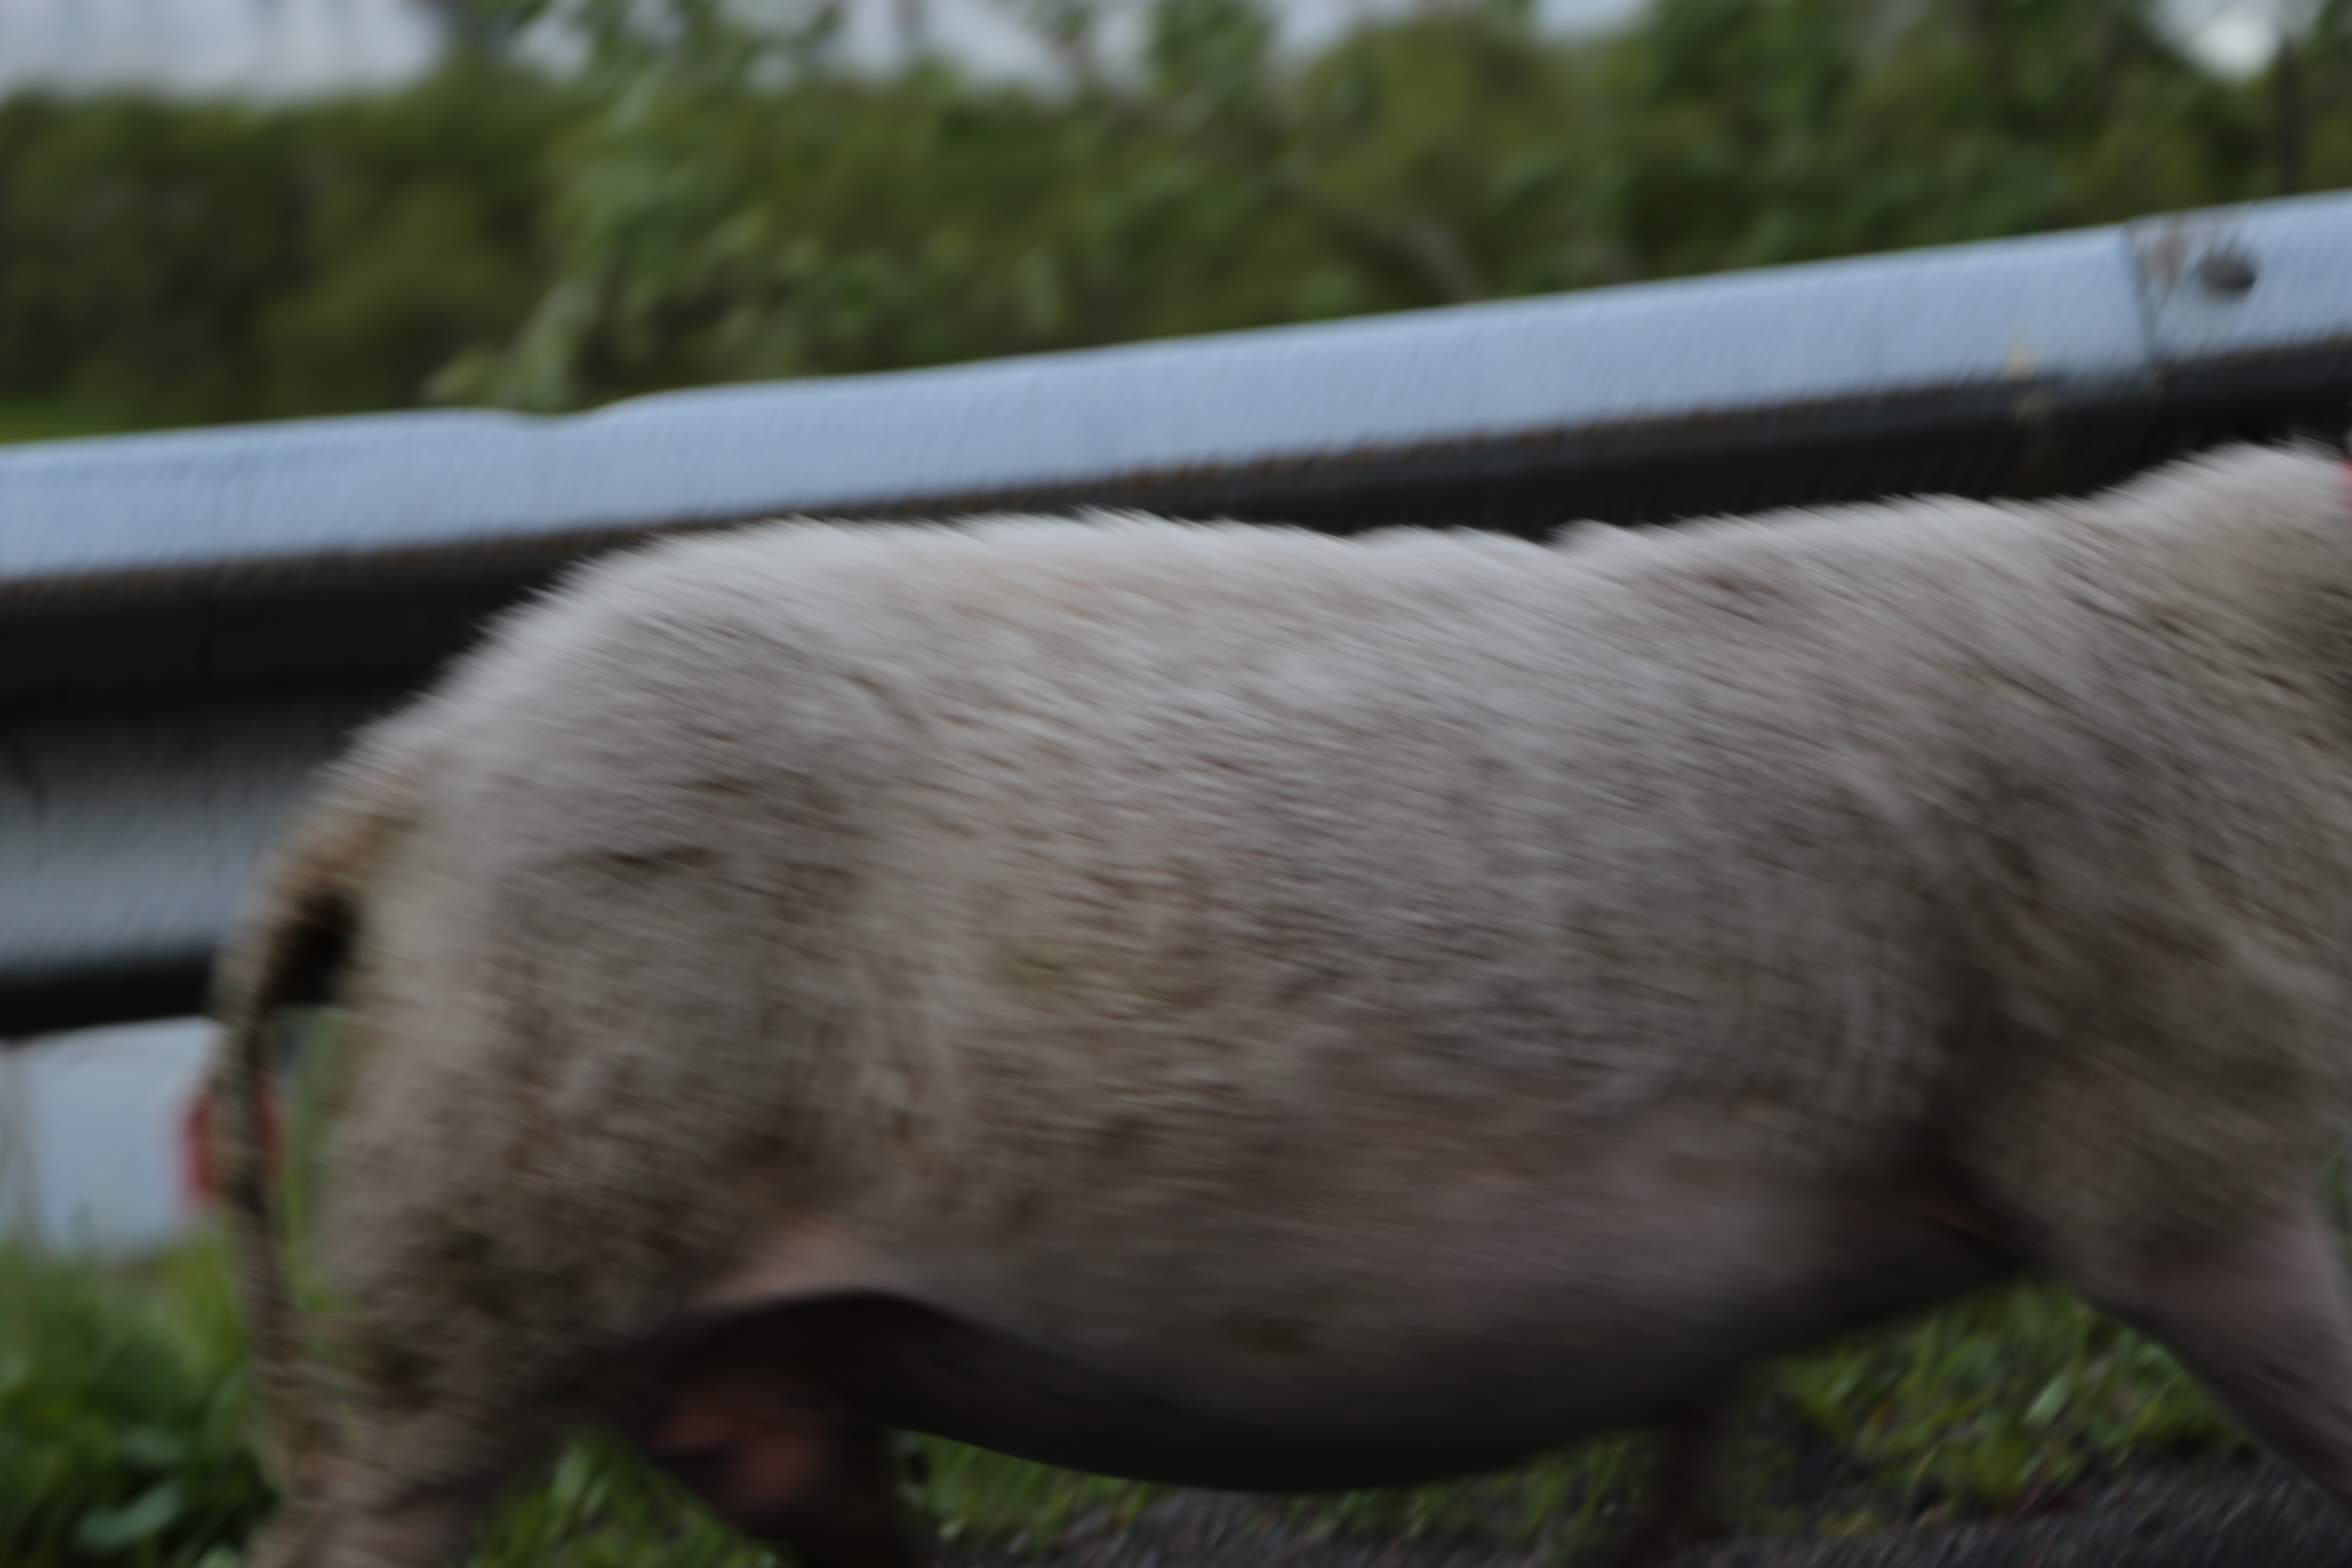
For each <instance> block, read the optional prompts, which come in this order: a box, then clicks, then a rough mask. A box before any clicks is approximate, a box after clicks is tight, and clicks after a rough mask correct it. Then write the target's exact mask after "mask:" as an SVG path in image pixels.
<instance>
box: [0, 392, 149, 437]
mask: <svg viewBox="0 0 2352 1568" xmlns="http://www.w3.org/2000/svg"><path fill="white" fill-rule="evenodd" d="M145 428H147V426H145V425H144V424H142V422H140V421H138V420H135V419H131V418H129V417H127V416H123V415H121V414H118V413H116V412H114V411H112V410H110V409H105V408H99V407H94V406H91V405H87V404H81V403H75V402H72V401H69V400H67V399H63V398H36V399H31V400H24V399H19V400H14V401H11V400H7V399H0V445H5V444H6V443H8V442H12V441H60V440H63V439H65V438H66V437H69V436H115V435H120V434H121V433H122V432H124V431H128V430H141V429H145Z"/></svg>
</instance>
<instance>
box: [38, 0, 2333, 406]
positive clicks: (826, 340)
mask: <svg viewBox="0 0 2352 1568" xmlns="http://www.w3.org/2000/svg"><path fill="white" fill-rule="evenodd" d="M438 3H439V4H440V5H441V8H442V10H443V11H444V13H445V16H446V20H447V22H448V25H449V26H450V27H451V28H452V29H453V36H455V37H461V38H462V39H464V40H466V41H467V48H466V49H464V50H461V51H459V52H458V54H457V56H456V57H455V63H454V64H453V65H452V67H451V68H450V69H449V70H448V71H447V72H446V73H445V74H444V75H443V76H442V77H441V78H439V79H436V80H435V81H433V82H430V83H427V84H425V86H423V87H421V88H419V89H415V90H414V91H411V92H408V93H404V94H398V95H394V96H391V97H387V98H382V99H376V100H366V101H362V102H353V103H348V104H336V105H323V106H314V107H310V108H299V109H291V110H279V111H274V112H268V113H264V112H259V111H253V110H228V109H221V108H189V107H184V106H164V105H159V104H152V103H136V102H130V101H123V100H104V101H93V102H79V103H64V102H58V101H54V100H38V99H19V100H15V101H13V102H9V103H6V104H5V105H0V402H5V401H7V400H15V401H17V402H22V401H24V400H26V399H39V398H43V397H51V398H69V399H74V400H79V401H81V402H85V403H89V404H92V405H105V406H106V407H109V408H111V409H114V410H117V411H119V415H120V416H121V417H122V418H125V419H141V420H159V419H174V420H176V419H220V418H243V417H251V416H263V415H277V414H289V413H306V412H328V411H335V410H341V409H352V408H362V407H383V406H396V405H403V404H407V403H413V402H415V401H417V400H419V399H420V398H424V397H426V396H428V395H429V396H431V397H435V398H438V399H441V400H445V401H466V402H489V403H497V404H503V405H512V406H518V407H524V408H538V409H555V408H569V407H576V406H580V405H586V404H592V403H595V402H599V401H603V400H605V399H608V398H612V397H615V396H620V395H628V394H631V393H635V392H642V391H647V390H652V389H655V388H658V387H665V386H674V385H680V384H697V383H709V382H719V381H730V380H740V379H745V378H753V377H773V376H790V375H806V374H834V373H841V372H851V371H863V370H877V369H887V368H892V367H897V366H906V365H919V364H932V363H944V362H949V361H954V360H962V359H971V358H975V357H981V356H985V355H995V354H1007V353H1025V352H1032V351H1036V350H1045V349H1059V348H1069V347H1076V346H1081V345H1085V344H1089V343H1100V342H1115V341H1119V340H1125V339H1135V338H1148V337H1157V336H1164V335H1170V334H1175V333H1187V332H1199V331H1214V330H1218V329H1223V328H1234V327H1245V326H1256V325H1263V324H1270V323H1276V322H1284V321H1313V320H1318V319H1323V318H1328V317H1333V316H1342V315H1351V314H1360V313H1363V312H1369V311H1379V310H1401V309H1408V308H1412V307H1417V306H1425V305H1433V304H1441V303H1445V302H1449V301H1456V300H1477V299H1484V298H1489V297H1496V296H1506V295H1515V294H1524V293H1528V292H1533V291H1538V290H1546V289H1569V288H1578V287H1583V286H1587V285H1591V284H1596V283H1605V282H1612V281H1621V280H1628V279H1644V278H1658V277H1667V276H1674V275H1678V274H1685V273H1691V272H1698V271H1705V270H1710V269H1715V268H1732V267H1748V266H1757V265H1762V264H1767V263H1774V262H1782V261H1793V260H1801V259H1805V258H1816V257H1826V256H1835V255H1842V254H1848V253H1853V252H1857V251H1870V250H1879V249H1886V248H1893V247H1904V246H1913V245H1923V244H1931V243H1937V242H1942V241H1951V240H1961V239H1971V238H1983V237H1996V236H2001V235H2011V234H2020V233H2027V232H2032V231H2036V230H2041V229H2047V228H2053V227H2062V226H2072V225H2079V224H2090V223H2099V222H2105V221H2111V220H2115V219H2119V218H2125V217H2129V216H2136V215H2138V214H2142V213H2147V212H2152V211H2160V210H2168V209H2173V208H2179V207H2186V206H2194V205H2202V204H2208V203H2215V202H2225V201H2231V200H2238V199H2243V198H2248V197H2252V196H2259V195H2270V194H2273V193H2275V192H2279V191H2283V190H2295V189H2306V190H2307V189H2319V188H2326V187H2328V186H2332V185H2339V184H2347V183H2352V0H2304V4H2305V5H2307V7H2308V11H2307V14H2306V15H2305V16H2303V17H2302V19H2301V20H2300V21H2299V22H2298V23H2297V25H2296V26H2294V28H2293V29H2291V37H2289V38H2288V40H2287V42H2286V45H2285V47H2283V48H2282V49H2281V51H2280V52H2279V54H2278V56H2277V58H2275V60H2274V61H2273V64H2272V66H2271V67H2270V68H2269V69H2268V70H2267V71H2266V72H2265V73H2263V74H2262V75H2261V76H2259V77H2258V78H2257V79H2253V80H2252V81H2247V82H2231V81H2226V80H2222V79H2218V78H2216V77H2214V76H2213V75H2211V74H2210V72H2207V71H2205V70H2203V69H2201V68H2198V67H2197V66H2195V65H2194V64H2192V63H2191V62H2190V61H2189V60H2188V59H2187V58H2184V57H2183V55H2182V54H2181V53H2180V51H2179V49H2178V48H2177V47H2175V46H2174V45H2173V44H2172V43H2170V42H2169V41H2168V37H2167V36H2166V35H2165V34H2164V33H2163V32H2162V31H2161V29H2159V28H2158V26H2157V25H2156V23H2155V20H2154V17H2155V12H2154V9H2153V7H2154V5H2156V4H2158V0H1652V3H1651V5H1649V7H1648V8H1647V9H1646V10H1645V11H1644V12H1643V14H1642V15H1641V16H1639V17H1638V18H1637V19H1636V20H1635V21H1634V22H1633V23H1632V24H1631V25H1630V26H1626V27H1625V28H1623V29H1622V31H1620V32H1619V33H1617V34H1615V35H1613V36H1605V37H1589V36H1588V37H1557V36H1551V35H1547V34H1545V33H1542V32H1540V31H1539V30H1538V28H1537V27H1536V26H1535V25H1534V22H1533V19H1532V16H1531V14H1530V9H1529V4H1530V0H1419V3H1418V4H1415V5H1412V6H1411V7H1410V8H1409V9H1406V10H1404V11H1402V13H1396V14H1391V15H1388V16H1385V17H1384V18H1382V19H1380V20H1377V21H1374V22H1371V23H1369V24H1367V25H1365V26H1360V27H1359V28H1358V29H1357V30H1355V31H1353V32H1352V33H1349V34H1348V35H1347V36H1345V37H1341V38H1339V40H1337V41H1336V42H1334V43H1332V44H1331V45H1329V46H1328V47H1324V48H1322V49H1320V50H1319V51H1317V52H1315V53H1313V54H1312V55H1307V56H1300V55H1297V54H1295V53H1292V52H1286V51H1285V50H1284V49H1282V48H1280V47H1277V43H1276V34H1277V30H1276V27H1275V26H1274V25H1273V19H1272V16H1270V14H1269V13H1268V12H1267V10H1266V9H1265V5H1267V4H1269V3H1270V0H1139V3H1140V4H1142V5H1143V9H1142V10H1141V11H1140V12H1139V13H1136V14H1135V15H1136V16H1137V17H1138V18H1139V21H1140V23H1141V28H1140V33H1139V36H1138V37H1139V45H1138V47H1132V48H1129V49H1127V50H1125V51H1124V52H1122V51H1120V50H1118V49H1113V48H1110V47H1107V46H1106V42H1105V40H1106V38H1107V37H1111V36H1114V35H1115V34H1116V31H1117V30H1116V29H1115V28H1112V27H1110V26H1108V21H1107V18H1108V15H1109V14H1108V13H1106V12H1105V11H1104V10H1103V9H1101V7H1102V6H1103V5H1107V4H1109V3H1111V0H1002V3H1003V4H1004V5H1006V6H1007V7H1008V15H1011V16H1017V17H1018V18H1019V19H1021V20H1023V21H1024V22H1025V23H1026V24H1027V25H1028V26H1030V28H1031V29H1032V30H1033V31H1034V35H1035V37H1037V39H1038V40H1039V41H1040V42H1041V43H1042V44H1044V45H1045V48H1046V51H1047V53H1048V55H1049V56H1050V58H1053V59H1055V61H1057V62H1058V64H1059V73H1060V74H1059V79H1057V80H1055V81H1051V82H1042V83H1034V82H1033V83H1025V84H1024V83H1004V82H981V81H974V80H971V79H967V78H966V77H964V76H962V75H961V74H959V73H958V72H957V70H956V69H955V68H953V67H952V65H951V64H950V63H949V62H947V61H945V60H943V59H941V58H939V57H937V56H935V55H930V54H926V53H922V52H920V51H917V52H916V53H914V54H912V55H910V56H909V57H908V58H907V59H906V60H905V61H904V62H903V63H902V65H901V66H900V67H899V68H894V69H891V70H880V69H877V68H871V67H864V68H860V67H856V66H854V65H853V64H851V63H850V62H848V61H847V60H846V59H845V58H844V55H843V51H842V47H841V46H842V21H843V17H842V10H841V5H842V0H438ZM541 24H556V25H560V26H561V27H562V28H563V29H566V30H567V32H568V37H570V38H571V39H572V42H573V43H574V45H575V46H577V47H579V48H580V50H581V52H582V53H583V56H584V61H585V63H584V65H583V68H581V70H580V71H579V72H578V73H577V75H576V76H575V77H573V78H572V79H568V80H565V81H562V82H551V81H548V80H546V79H543V78H541V77H537V76H534V75H532V74H530V72H529V71H527V70H525V69H523V68H520V66H519V65H518V64H516V63H515V62H514V61H513V60H512V59H511V58H510V57H511V56H512V55H513V53H514V52H515V51H514V49H513V44H514V41H515V39H516V38H517V37H520V35H521V33H522V31H523V30H524V29H526V28H528V27H530V26H534V25H541ZM0 413H5V409H0Z"/></svg>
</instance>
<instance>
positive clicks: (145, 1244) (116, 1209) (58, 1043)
mask: <svg viewBox="0 0 2352 1568" xmlns="http://www.w3.org/2000/svg"><path fill="white" fill-rule="evenodd" d="M208 1038H209V1030H208V1028H207V1026H205V1024H203V1023H202V1022H200V1021H197V1020H194V1019H181V1020H175V1021H172V1022H168V1023H161V1024H132V1025H126V1026H122V1027H120V1028H112V1029H89V1030H85V1031H82V1032H80V1033H79V1034H73V1035H63V1036H58V1037H56V1038H54V1039H49V1040H43V1041H38V1042H35V1043H32V1044H28V1045H26V1046H24V1047H21V1048H17V1049H0V1236H6V1237H19V1238H28V1239H37V1240H39V1241H42V1242H45V1243H48V1244H51V1245H53V1246H58V1247H76V1248H79V1247H93V1248H95V1249H97V1250H100V1251H102V1252H107V1253H123V1252H136V1251H140V1250H143V1249H145V1248H149V1247H155V1246H157V1245H160V1244H162V1243H163V1242H167V1241H169V1240H171V1239H172V1238H173V1237H175V1236H178V1235H180V1234H181V1233H182V1232H183V1231H184V1230H185V1229H186V1227H187V1226H188V1225H189V1224H190V1223H191V1222H192V1221H193V1220H194V1217H195V1211H194V1208H193V1206H192V1205H191V1203H190V1194H188V1193H187V1192H186V1191H185V1190H184V1180H183V1177H184V1171H183V1168H182V1159H183V1154H184V1140H183V1138H182V1135H181V1133H182V1128H183V1126H184V1122H185V1119H186V1116H187V1112H188V1108H189V1106H190V1105H191V1103H192V1102H193V1098H194V1094H195V1091H196V1088H197V1084H198V1082H199V1080H200V1079H201V1078H202V1076H203V1072H204V1063H205V1049H206V1045H207V1041H208Z"/></svg>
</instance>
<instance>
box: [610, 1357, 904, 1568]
mask: <svg viewBox="0 0 2352 1568" xmlns="http://www.w3.org/2000/svg"><path fill="white" fill-rule="evenodd" d="M792 1349H793V1344H792V1340H791V1337H790V1336H789V1335H787V1336H784V1338H783V1342H782V1343H781V1344H769V1345H762V1344H761V1343H759V1342H757V1341H756V1340H751V1339H747V1338H745V1337H743V1336H721V1337H719V1339H716V1340H714V1341H713V1342H709V1343H707V1344H705V1345H704V1346H702V1347H700V1348H699V1349H698V1350H697V1351H696V1352H693V1353H691V1354H689V1355H688V1356H687V1357H686V1358H685V1359H683V1360H682V1361H681V1362H680V1363H678V1364H677V1366H675V1367H674V1368H673V1369H672V1370H671V1371H670V1373H669V1374H668V1375H667V1377H666V1378H665V1380H664V1385H663V1388H662V1392H661V1393H660V1394H659V1396H658V1398H657V1400H656V1405H655V1408H654V1411H653V1413H652V1415H651V1416H650V1418H649V1419H648V1420H646V1422H645V1424H644V1425H643V1426H642V1427H641V1428H640V1429H639V1432H638V1442H639V1445H640V1446H641V1447H643V1448H644V1450H645V1451H646V1455H647V1457H649V1458H652V1459H653V1460H654V1461H655V1463H656V1464H658V1465H660V1466H661V1467H662V1468H664V1469H666V1470H667V1471H668V1472H669V1473H670V1474H671V1475H673V1476H675V1477H676V1478H677V1479H678V1481H679V1482H680V1483H681V1484H682V1485H684V1486H685V1487H686V1489H688V1491H690V1492H692V1493H694V1494H695V1496H697V1497H698V1498H699V1499H701V1500H702V1501H703V1502H704V1503H706V1504H708V1505H709V1508H710V1509H711V1510H712V1511H714V1512H716V1513H717V1514H718V1515H719V1517H720V1518H722V1519H724V1520H726V1521H727V1522H728V1523H730V1524H731V1525H733V1526H734V1527H735V1528H736V1529H738V1530H740V1531H743V1532H744V1533H745V1534H746V1535H749V1536H751V1537H752V1538H753V1539H755V1540H759V1541H762V1542H772V1543H775V1544H779V1545H782V1546H785V1547H788V1548H790V1549H791V1551H792V1552H793V1556H794V1557H795V1559H796V1560H797V1561H798V1562H799V1563H801V1564H802V1568H919V1565H920V1564H921V1563H924V1562H926V1561H927V1560H928V1554H927V1553H926V1552H924V1551H923V1550H922V1548H921V1545H920V1543H919V1538H918V1536H917V1534H916V1533H915V1531H912V1530H911V1529H910V1528H909V1527H908V1522H907V1521H906V1520H905V1519H904V1518H903V1515H902V1510H900V1508H899V1503H898V1468H897V1462H896V1460H895V1459H894V1458H893V1456H892V1455H891V1453H890V1449H889V1435H888V1434H887V1432H886V1431H884V1430H883V1429H882V1428H881V1427H880V1426H877V1425H875V1424H874V1423H873V1422H871V1421H868V1420H866V1419H864V1418H863V1417H862V1416H861V1415H859V1414H858V1412H857V1411H856V1409H855V1408H854V1407H853V1406H852V1405H850V1404H849V1403H848V1402H847V1401H845V1400H844V1399H842V1398H841V1397H839V1396H838V1395H837V1394H835V1393H833V1392H832V1391H831V1390H829V1389H828V1388H826V1387H825V1386H824V1383H823V1382H822V1381H821V1380H820V1379H818V1378H816V1377H814V1376H812V1375H810V1373H808V1372H807V1371H806V1370H805V1368H804V1366H803V1365H802V1364H800V1363H801V1359H802V1358H800V1357H798V1356H795V1355H793V1354H792V1353H790V1352H791V1350H792Z"/></svg>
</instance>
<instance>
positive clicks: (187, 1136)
mask: <svg viewBox="0 0 2352 1568" xmlns="http://www.w3.org/2000/svg"><path fill="white" fill-rule="evenodd" d="M284 1148H285V1133H284V1130H283V1128H282V1127H281V1126H280V1124H279V1119H278V1097H277V1096H275V1095H271V1096H269V1097H268V1098H267V1099H265V1100H263V1101H262V1102H261V1158H262V1161H263V1163H265V1164H266V1165H268V1167H269V1168H270V1169H272V1170H275V1169H276V1168H277V1166H278V1157H279V1155H280V1154H281V1152H283V1150H284ZM220 1195H221V1194H220V1180H219V1173H218V1172H217V1171H216V1170H215V1168H214V1165H213V1097H212V1091H211V1089H209V1088H207V1089H198V1090H197V1091H196V1093H195V1095H194V1098H192V1099H191V1100H189V1101H188V1110H187V1114H186V1115H185V1116H184V1117H183V1118H182V1119H181V1122H180V1197H181V1201H182V1202H183V1203H184V1204H185V1205H187V1206H188V1207H189V1208H192V1209H208V1208H212V1207H215V1205H218V1204H219V1202H220Z"/></svg>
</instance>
